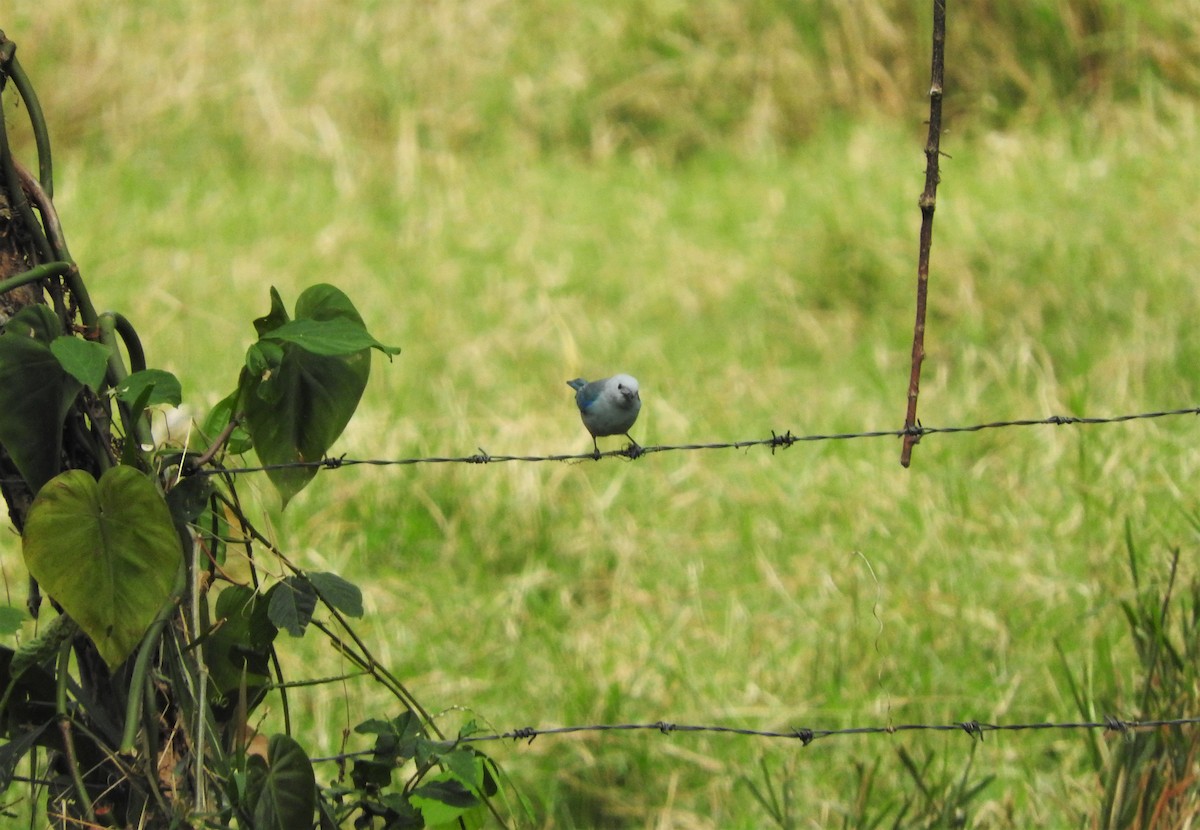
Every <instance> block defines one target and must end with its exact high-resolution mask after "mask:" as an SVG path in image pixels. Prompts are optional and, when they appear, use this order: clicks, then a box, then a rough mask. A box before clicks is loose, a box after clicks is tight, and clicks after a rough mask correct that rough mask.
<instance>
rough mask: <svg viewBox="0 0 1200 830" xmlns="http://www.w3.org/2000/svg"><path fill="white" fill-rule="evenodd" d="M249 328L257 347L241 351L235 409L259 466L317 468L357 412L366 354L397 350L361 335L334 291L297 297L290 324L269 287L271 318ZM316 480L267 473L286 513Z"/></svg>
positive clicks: (284, 471) (310, 471)
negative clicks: (307, 464)
mask: <svg viewBox="0 0 1200 830" xmlns="http://www.w3.org/2000/svg"><path fill="white" fill-rule="evenodd" d="M322 324H327V325H322ZM254 325H255V327H256V328H257V330H258V334H259V338H260V340H259V342H258V343H256V344H255V345H254V346H252V347H251V348H250V349H249V351H248V352H247V362H246V368H244V369H243V370H242V374H241V378H240V380H239V383H238V392H239V396H238V405H239V407H240V409H241V411H242V412H244V413H245V416H246V428H247V430H248V431H249V432H250V435H251V437H252V438H253V440H254V447H255V450H256V451H257V452H258V457H259V460H260V461H262V463H263V464H265V465H268V466H269V465H287V464H294V463H296V462H305V461H320V460H321V459H323V458H324V457H325V453H326V451H327V450H328V449H329V447H330V446H331V445H332V444H333V442H334V441H335V440H337V437H338V436H339V435H341V434H342V430H344V429H345V428H346V424H347V423H348V422H349V421H350V416H351V415H353V414H354V410H355V408H356V407H357V406H358V401H359V399H360V398H361V397H362V393H363V390H364V389H365V388H366V385H367V378H368V377H369V376H370V373H371V356H370V350H371V348H378V349H381V350H384V351H385V352H387V353H389V354H393V353H395V352H396V351H397V350H396V349H392V348H391V347H387V346H383V345H382V344H381V343H379V342H378V341H376V340H375V339H374V338H373V337H371V336H370V335H369V334H367V332H366V329H365V328H364V327H363V321H362V317H361V316H360V315H359V313H358V311H357V309H355V308H354V304H353V303H351V302H350V299H349V298H348V297H347V296H346V295H345V294H343V293H342V292H341V291H340V290H338V289H337V288H334V287H333V286H332V285H315V286H313V287H311V288H309V289H307V290H306V291H305V292H304V293H303V294H301V295H300V298H299V299H298V300H297V301H296V320H295V322H290V321H289V320H288V316H287V312H286V311H285V310H284V308H283V303H282V301H281V300H280V298H279V293H278V292H277V291H275V289H273V288H272V289H271V311H270V312H269V313H268V314H267V315H266V316H264V317H260V318H259V319H257V320H255V321H254ZM280 332H282V334H279V333H280ZM302 344H303V345H302ZM355 346H357V347H358V348H353V347H355ZM308 347H312V349H315V350H316V351H313V350H310V348H308ZM348 349H353V350H350V351H347V350H348ZM316 474H317V468H316V467H281V468H278V469H274V470H268V472H267V475H268V476H269V477H270V479H271V482H272V483H273V484H274V485H275V487H276V489H278V490H279V494H280V496H281V497H282V498H283V504H284V506H286V505H287V503H288V501H290V500H291V498H292V497H293V496H295V495H296V493H298V492H300V491H301V490H302V489H304V487H305V486H306V485H307V484H308V482H309V481H311V480H312V478H313V476H315V475H316Z"/></svg>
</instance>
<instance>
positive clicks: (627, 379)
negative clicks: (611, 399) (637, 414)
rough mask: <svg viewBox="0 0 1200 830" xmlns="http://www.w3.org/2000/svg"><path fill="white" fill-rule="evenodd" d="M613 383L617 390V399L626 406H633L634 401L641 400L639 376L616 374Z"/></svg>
mask: <svg viewBox="0 0 1200 830" xmlns="http://www.w3.org/2000/svg"><path fill="white" fill-rule="evenodd" d="M612 385H613V388H615V389H616V390H617V399H618V400H619V401H620V402H621V403H623V404H624V405H625V406H632V405H633V403H634V401H638V402H640V401H641V398H639V397H638V382H637V378H635V377H633V376H631V375H614V376H613V379H612Z"/></svg>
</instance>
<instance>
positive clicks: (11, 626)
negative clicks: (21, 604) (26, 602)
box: [0, 605, 28, 634]
mask: <svg viewBox="0 0 1200 830" xmlns="http://www.w3.org/2000/svg"><path fill="white" fill-rule="evenodd" d="M27 618H28V615H27V614H26V613H25V612H24V611H22V610H21V609H20V608H13V607H12V606H11V605H4V606H0V634H16V633H17V632H18V631H20V630H21V625H22V624H23V623H24V622H25V620H26V619H27Z"/></svg>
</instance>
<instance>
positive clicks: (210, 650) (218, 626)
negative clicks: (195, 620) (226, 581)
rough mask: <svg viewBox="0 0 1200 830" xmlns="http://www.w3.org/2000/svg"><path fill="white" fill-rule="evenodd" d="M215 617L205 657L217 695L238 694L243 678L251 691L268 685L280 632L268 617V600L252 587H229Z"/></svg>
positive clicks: (223, 591)
mask: <svg viewBox="0 0 1200 830" xmlns="http://www.w3.org/2000/svg"><path fill="white" fill-rule="evenodd" d="M215 614H216V620H215V624H214V627H213V628H212V629H210V631H209V634H208V638H207V640H206V641H205V643H204V657H205V660H206V661H207V663H208V670H209V675H210V677H211V678H212V682H213V685H214V686H215V688H216V691H217V694H218V695H219V696H222V697H229V696H231V695H234V694H236V693H237V691H238V689H239V688H240V686H241V683H242V679H243V675H244V676H245V681H246V685H247V687H248V688H250V689H259V688H261V687H263V686H265V685H266V684H267V682H268V680H269V677H268V672H269V669H270V648H271V643H272V642H274V640H275V635H276V634H277V633H278V632H277V629H276V628H275V626H274V625H272V624H271V621H270V619H269V618H268V615H267V602H266V600H265V599H263V598H262V597H260V596H259V595H258V594H256V593H255V592H254V590H253V589H251V588H246V587H243V586H240V585H230V586H229V587H227V588H225V589H223V590H222V591H221V593H220V594H219V595H218V596H217V603H216V611H215Z"/></svg>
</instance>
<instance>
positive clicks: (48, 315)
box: [4, 305, 63, 346]
mask: <svg viewBox="0 0 1200 830" xmlns="http://www.w3.org/2000/svg"><path fill="white" fill-rule="evenodd" d="M4 333H5V334H13V335H15V336H17V337H25V338H29V339H32V340H37V341H38V342H40V343H43V344H45V345H47V346H49V345H50V344H51V343H52V342H53V341H54V338H56V337H60V336H62V333H63V330H62V323H60V322H59V321H58V317H56V316H55V315H54V312H53V311H51V310H50V309H49V307H48V306H44V305H31V306H26V307H25V308H23V309H21V310H20V311H18V312H17V313H16V314H14V315H13V316H12V319H11V320H9V321H8V322H7V323H6V324H5V326H4Z"/></svg>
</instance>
